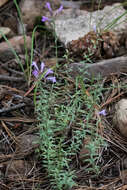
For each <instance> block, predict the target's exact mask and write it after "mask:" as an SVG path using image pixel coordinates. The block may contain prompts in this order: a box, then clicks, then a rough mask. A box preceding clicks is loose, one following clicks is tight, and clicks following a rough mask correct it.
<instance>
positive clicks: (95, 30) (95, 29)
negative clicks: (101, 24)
mask: <svg viewBox="0 0 127 190" xmlns="http://www.w3.org/2000/svg"><path fill="white" fill-rule="evenodd" d="M93 30H94V32H95V33H96V32H97V27H96V25H94V26H93Z"/></svg>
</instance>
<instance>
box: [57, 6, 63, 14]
mask: <svg viewBox="0 0 127 190" xmlns="http://www.w3.org/2000/svg"><path fill="white" fill-rule="evenodd" d="M62 10H63V5H61V6H60V8H59V9H57V11H56V15H57V14H58V13H60V12H61V11H62Z"/></svg>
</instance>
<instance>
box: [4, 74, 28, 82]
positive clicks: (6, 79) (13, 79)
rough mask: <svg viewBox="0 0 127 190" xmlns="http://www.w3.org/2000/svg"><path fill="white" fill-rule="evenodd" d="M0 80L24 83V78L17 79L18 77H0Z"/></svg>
mask: <svg viewBox="0 0 127 190" xmlns="http://www.w3.org/2000/svg"><path fill="white" fill-rule="evenodd" d="M0 80H1V81H3V80H4V81H13V82H21V81H25V78H21V77H20V78H19V77H11V76H6V75H0Z"/></svg>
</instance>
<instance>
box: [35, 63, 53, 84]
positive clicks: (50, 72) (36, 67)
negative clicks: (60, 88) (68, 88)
mask: <svg viewBox="0 0 127 190" xmlns="http://www.w3.org/2000/svg"><path fill="white" fill-rule="evenodd" d="M32 66H33V67H34V70H33V72H32V73H33V75H34V76H35V77H36V78H38V77H39V75H40V74H43V72H44V67H45V64H44V63H43V62H42V63H41V68H40V69H39V68H38V66H37V63H36V62H35V61H33V62H32ZM49 74H53V70H52V69H48V70H47V72H46V73H45V75H44V78H45V79H46V80H50V81H52V82H53V83H55V82H56V78H55V77H52V76H49V77H48V75H49Z"/></svg>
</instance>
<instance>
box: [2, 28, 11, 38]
mask: <svg viewBox="0 0 127 190" xmlns="http://www.w3.org/2000/svg"><path fill="white" fill-rule="evenodd" d="M10 33H11V29H10V28H8V27H0V39H1V38H3V34H4V35H5V36H8V35H9V34H10Z"/></svg>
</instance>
